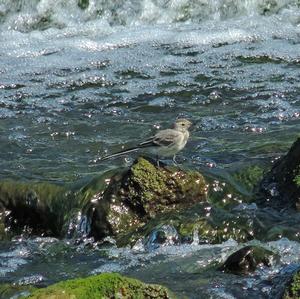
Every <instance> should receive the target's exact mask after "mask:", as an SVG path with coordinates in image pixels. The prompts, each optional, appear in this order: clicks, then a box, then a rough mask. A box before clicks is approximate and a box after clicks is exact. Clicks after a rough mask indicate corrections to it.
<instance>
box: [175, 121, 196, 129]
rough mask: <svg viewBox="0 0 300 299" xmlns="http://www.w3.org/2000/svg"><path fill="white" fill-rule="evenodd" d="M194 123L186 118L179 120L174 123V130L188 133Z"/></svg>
mask: <svg viewBox="0 0 300 299" xmlns="http://www.w3.org/2000/svg"><path fill="white" fill-rule="evenodd" d="M191 125H192V123H191V122H190V121H189V120H187V119H185V118H178V119H176V121H175V123H174V129H175V130H178V131H186V130H188V129H189V128H190V126H191Z"/></svg>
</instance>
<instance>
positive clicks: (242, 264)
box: [219, 246, 278, 274]
mask: <svg viewBox="0 0 300 299" xmlns="http://www.w3.org/2000/svg"><path fill="white" fill-rule="evenodd" d="M274 258H276V259H278V256H276V255H275V254H274V253H273V252H272V251H270V250H267V249H265V248H263V247H259V246H245V247H243V248H241V249H239V250H238V251H236V252H234V253H233V254H231V255H230V256H229V257H228V258H227V259H226V261H225V262H224V264H223V265H222V266H221V267H220V268H219V269H220V270H221V271H225V272H230V273H233V274H248V273H251V272H254V271H255V270H256V269H257V268H259V267H270V266H271V264H272V261H273V260H274Z"/></svg>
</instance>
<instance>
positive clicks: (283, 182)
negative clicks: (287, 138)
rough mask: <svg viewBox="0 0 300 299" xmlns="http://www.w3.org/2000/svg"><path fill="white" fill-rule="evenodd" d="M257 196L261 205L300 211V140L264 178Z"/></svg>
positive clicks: (299, 139)
mask: <svg viewBox="0 0 300 299" xmlns="http://www.w3.org/2000/svg"><path fill="white" fill-rule="evenodd" d="M257 195H258V197H259V199H260V200H259V202H260V204H263V205H270V206H272V207H273V208H277V209H283V208H293V209H297V210H300V138H298V139H297V141H296V142H295V143H294V144H293V145H292V147H291V149H290V150H289V152H288V153H287V154H286V155H285V156H283V157H282V158H280V159H279V160H278V161H276V163H275V164H274V166H273V167H272V169H271V170H270V172H269V173H267V174H266V175H265V176H264V178H263V180H262V181H261V183H260V185H259V188H258V192H257Z"/></svg>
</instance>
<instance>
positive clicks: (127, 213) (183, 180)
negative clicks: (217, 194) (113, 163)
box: [87, 158, 207, 240]
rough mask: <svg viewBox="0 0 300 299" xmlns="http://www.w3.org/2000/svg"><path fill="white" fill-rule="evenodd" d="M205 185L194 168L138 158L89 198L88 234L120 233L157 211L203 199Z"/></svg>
mask: <svg viewBox="0 0 300 299" xmlns="http://www.w3.org/2000/svg"><path fill="white" fill-rule="evenodd" d="M206 191H207V186H206V183H205V180H204V178H203V176H202V175H201V174H200V173H198V172H196V171H183V170H180V169H178V168H174V169H171V168H167V167H157V166H156V165H155V164H153V163H151V162H150V161H148V160H146V159H144V158H139V159H138V160H137V161H136V162H135V163H134V164H133V165H132V166H131V168H130V169H129V170H127V171H125V172H123V173H120V174H117V175H115V176H113V177H112V178H111V181H110V184H109V186H108V187H107V189H106V190H105V191H104V193H103V192H100V193H96V194H95V195H94V196H93V197H92V198H93V200H92V202H93V203H92V204H91V205H90V206H89V208H88V211H87V214H88V215H91V216H90V217H91V219H92V220H91V235H92V236H94V237H95V238H96V239H98V240H101V239H103V238H104V237H106V236H108V235H112V236H117V237H120V236H121V235H122V234H125V233H126V234H127V233H128V231H130V230H134V229H136V228H138V227H141V226H142V225H144V224H145V223H147V222H148V221H149V220H150V219H153V218H155V217H156V216H157V215H160V214H163V213H167V212H170V211H180V210H184V209H187V208H188V207H191V206H192V205H193V204H195V203H198V202H201V201H205V200H206Z"/></svg>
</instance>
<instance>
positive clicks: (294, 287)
mask: <svg viewBox="0 0 300 299" xmlns="http://www.w3.org/2000/svg"><path fill="white" fill-rule="evenodd" d="M282 298H283V299H299V298H300V271H298V272H297V273H295V274H294V276H293V278H292V281H291V284H290V285H289V286H288V288H287V290H286V291H285V293H284V295H283V297H282Z"/></svg>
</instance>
